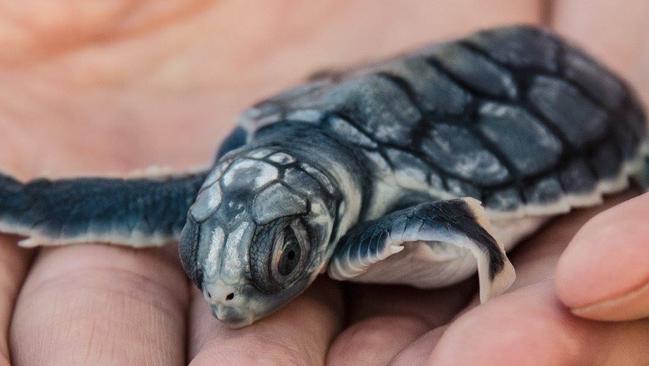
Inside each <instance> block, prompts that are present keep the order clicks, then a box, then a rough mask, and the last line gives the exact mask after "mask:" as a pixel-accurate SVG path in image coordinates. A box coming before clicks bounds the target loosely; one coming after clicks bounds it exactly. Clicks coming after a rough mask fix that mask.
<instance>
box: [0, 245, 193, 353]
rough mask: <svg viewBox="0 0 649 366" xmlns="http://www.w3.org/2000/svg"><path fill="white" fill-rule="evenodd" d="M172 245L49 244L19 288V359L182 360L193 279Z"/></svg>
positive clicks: (15, 337)
mask: <svg viewBox="0 0 649 366" xmlns="http://www.w3.org/2000/svg"><path fill="white" fill-rule="evenodd" d="M173 258H175V250H174V248H173V247H169V248H166V251H165V252H164V253H163V252H162V251H161V250H133V249H127V248H121V247H109V246H100V245H78V246H69V247H62V248H54V249H46V250H43V251H42V252H41V253H40V255H39V256H38V257H37V259H36V261H35V263H34V265H33V266H32V270H31V271H30V273H29V275H28V276H27V279H26V280H25V284H24V286H23V288H22V290H21V292H20V295H19V298H18V302H17V304H16V310H15V313H14V317H13V321H12V324H11V333H10V341H11V348H12V354H13V358H14V362H15V365H41V364H50V365H115V364H119V365H181V364H184V362H185V355H184V336H185V321H184V318H185V308H186V303H187V298H188V296H187V281H186V279H185V277H184V275H183V273H182V271H181V270H180V266H179V265H178V264H177V260H175V259H173Z"/></svg>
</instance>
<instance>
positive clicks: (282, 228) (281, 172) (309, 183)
mask: <svg viewBox="0 0 649 366" xmlns="http://www.w3.org/2000/svg"><path fill="white" fill-rule="evenodd" d="M310 169H313V171H312V172H311V174H309V173H308V172H307V170H310ZM316 171H317V169H315V168H314V167H312V166H311V165H305V164H302V163H300V162H298V161H296V159H294V158H293V157H292V156H290V155H288V154H287V153H285V152H272V151H269V152H266V151H257V154H251V153H248V154H245V155H243V156H240V157H237V158H234V159H230V160H229V161H223V162H221V163H219V164H217V166H216V167H215V169H214V170H213V171H212V172H211V174H210V176H208V178H207V179H206V181H205V183H204V185H203V187H202V188H201V190H200V192H199V194H198V196H197V198H196V201H195V202H194V204H193V205H192V206H191V208H190V210H189V214H188V215H187V216H188V218H187V223H186V224H185V227H184V229H183V232H182V235H181V242H180V254H181V261H182V263H183V268H184V269H185V271H186V272H187V274H188V275H189V277H190V278H191V279H192V280H193V282H194V283H195V284H196V285H197V286H198V288H199V289H201V290H202V292H203V296H204V297H205V299H206V300H207V302H208V303H209V305H210V306H211V308H212V312H213V314H214V315H215V316H216V317H217V318H218V319H220V320H222V321H224V322H226V323H228V324H229V325H231V326H232V327H242V326H246V325H248V324H251V323H252V322H254V321H255V320H257V319H259V318H261V317H263V316H265V315H267V314H269V313H271V312H273V311H275V310H277V309H278V308H279V307H281V306H282V305H284V304H286V303H288V302H289V301H290V300H291V299H293V298H294V297H296V296H297V295H299V294H300V293H301V292H303V291H304V290H305V289H306V288H307V287H308V285H309V284H310V283H311V282H312V281H313V280H314V279H315V277H316V276H317V274H318V273H319V272H320V271H321V270H322V269H323V266H324V265H325V264H326V263H325V262H326V260H327V258H328V255H327V253H330V250H328V248H330V247H331V245H330V243H329V241H330V237H331V232H332V227H333V221H334V220H333V215H334V214H333V212H335V211H332V210H331V207H332V205H331V202H330V201H332V199H331V195H330V194H329V193H327V190H326V187H325V185H323V184H322V183H321V182H320V181H319V180H318V177H314V175H315V174H322V175H323V176H322V177H319V178H320V179H322V178H323V177H324V178H326V176H325V175H324V173H322V172H321V171H318V173H315V172H316ZM325 184H330V182H327V183H325Z"/></svg>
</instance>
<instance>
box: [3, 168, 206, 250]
mask: <svg viewBox="0 0 649 366" xmlns="http://www.w3.org/2000/svg"><path fill="white" fill-rule="evenodd" d="M205 176H206V173H202V172H201V173H195V174H188V175H183V176H165V177H156V178H137V179H136V178H132V179H112V178H75V179H60V180H49V179H37V180H33V181H29V182H25V183H22V182H19V181H18V180H16V179H14V178H11V177H8V176H6V175H2V174H0V232H4V233H11V234H18V235H22V236H26V237H27V239H24V240H22V241H21V242H20V245H21V246H26V247H31V246H38V245H62V244H71V243H86V242H102V243H112V244H122V245H129V246H134V247H143V246H155V245H163V244H166V243H169V242H171V241H173V240H175V239H177V238H178V236H179V235H180V231H181V230H182V227H183V225H184V223H185V219H186V214H187V210H188V208H189V206H190V205H191V204H192V202H193V201H194V198H195V197H196V194H197V192H198V190H199V188H200V186H201V184H202V183H203V181H204V179H205Z"/></svg>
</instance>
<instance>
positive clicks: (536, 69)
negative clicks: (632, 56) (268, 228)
mask: <svg viewBox="0 0 649 366" xmlns="http://www.w3.org/2000/svg"><path fill="white" fill-rule="evenodd" d="M280 121H299V122H304V123H311V124H314V125H316V126H317V127H318V128H322V129H325V130H326V131H329V132H330V133H332V134H334V135H335V136H337V138H338V139H340V140H341V141H343V142H344V143H346V144H348V145H350V146H353V147H354V148H358V149H360V150H362V151H363V153H364V154H366V155H367V156H368V157H371V158H373V161H375V162H376V161H380V162H382V163H383V168H384V169H390V170H392V172H393V173H395V175H396V177H397V181H398V182H399V184H402V185H404V186H405V187H409V188H413V187H426V188H427V189H428V190H429V191H434V192H437V193H438V194H439V193H442V194H447V195H449V196H472V197H475V198H478V199H480V200H482V201H483V203H484V204H485V205H486V206H487V207H488V208H490V209H492V210H495V211H507V212H511V211H520V210H521V209H524V210H527V211H526V212H529V211H534V210H536V211H539V212H540V213H544V214H545V213H547V214H551V213H556V212H560V211H562V210H566V209H569V208H570V207H571V206H578V205H588V204H593V203H596V202H598V201H599V200H601V194H602V193H607V192H612V191H616V190H620V189H623V188H624V187H625V184H626V181H627V175H628V174H629V171H628V170H629V168H628V167H629V166H631V163H632V162H634V161H635V160H636V159H637V157H638V156H639V148H640V145H641V142H642V141H643V140H644V136H645V135H646V126H645V117H644V114H643V112H642V109H641V106H640V105H639V103H638V101H637V100H636V98H635V96H634V95H633V92H632V91H631V90H630V89H629V88H628V87H627V86H626V85H625V84H624V82H623V81H621V80H620V79H619V78H618V77H616V76H615V75H614V74H613V73H612V72H611V71H609V70H607V69H606V68H605V67H604V66H602V65H601V64H599V63H597V62H596V61H594V60H593V59H592V58H590V57H588V56H587V55H585V54H584V53H583V52H581V51H580V50H578V49H577V48H575V47H573V46H572V45H569V44H568V43H566V42H564V41H562V40H560V39H559V38H558V37H557V36H555V35H552V34H550V33H548V32H546V31H544V30H541V29H537V28H532V27H526V26H525V27H521V26H519V27H508V28H500V29H495V30H488V31H483V32H479V33H476V34H474V35H471V36H469V37H467V38H464V39H460V40H456V41H453V42H449V43H444V44H439V45H434V46H432V47H428V48H425V49H422V50H419V51H416V52H413V53H410V54H406V55H404V56H401V57H398V58H395V59H392V60H389V61H387V62H384V63H379V64H375V65H372V66H370V67H367V68H362V69H357V70H352V71H347V72H342V73H333V74H329V75H328V76H327V77H325V78H323V79H320V80H316V81H313V82H311V83H309V84H306V85H303V86H301V87H298V88H295V89H293V90H290V91H289V92H286V93H284V94H280V95H279V96H277V97H274V98H271V99H268V100H266V101H264V102H261V103H259V104H257V105H256V106H254V107H253V108H251V109H249V110H248V111H247V112H245V113H244V115H243V118H242V120H241V123H242V125H243V126H244V127H245V128H246V129H247V130H248V131H249V132H250V133H251V134H252V135H254V133H255V132H256V131H258V130H259V129H263V128H266V127H269V126H272V125H273V124H274V123H276V122H280ZM379 168H381V164H379Z"/></svg>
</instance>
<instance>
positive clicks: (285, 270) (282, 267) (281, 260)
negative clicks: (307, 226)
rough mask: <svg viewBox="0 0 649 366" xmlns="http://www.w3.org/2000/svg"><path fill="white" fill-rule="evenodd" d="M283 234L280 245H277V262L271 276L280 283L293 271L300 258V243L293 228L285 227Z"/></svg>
mask: <svg viewBox="0 0 649 366" xmlns="http://www.w3.org/2000/svg"><path fill="white" fill-rule="evenodd" d="M283 234H284V235H283V239H280V240H281V241H282V243H278V244H279V246H278V250H277V251H276V256H277V257H278V260H277V262H276V263H277V264H276V268H275V271H274V272H275V273H273V276H274V277H276V279H277V280H280V281H281V280H284V279H285V278H286V277H288V276H290V275H291V273H293V272H294V271H295V269H296V268H297V266H298V264H299V263H300V259H301V258H302V247H300V242H299V241H298V239H297V237H296V236H295V232H294V231H293V228H292V227H290V226H288V227H286V228H285V229H284V232H283ZM277 277H279V278H277Z"/></svg>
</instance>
